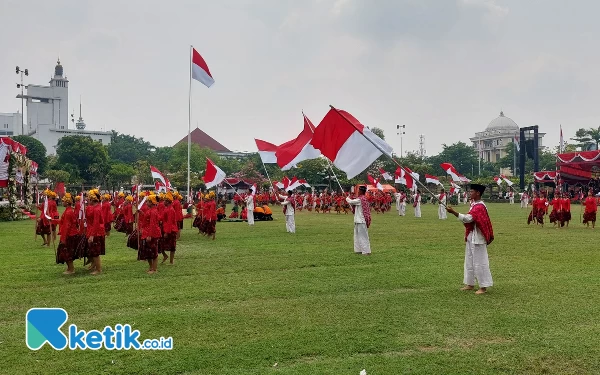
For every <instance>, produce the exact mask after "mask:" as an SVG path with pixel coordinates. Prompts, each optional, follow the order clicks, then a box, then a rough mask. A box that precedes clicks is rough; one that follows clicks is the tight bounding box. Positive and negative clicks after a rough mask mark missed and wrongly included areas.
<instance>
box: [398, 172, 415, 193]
mask: <svg viewBox="0 0 600 375" xmlns="http://www.w3.org/2000/svg"><path fill="white" fill-rule="evenodd" d="M405 169H406V170H405ZM407 172H408V173H407ZM413 173H414V172H413V171H411V170H410V169H409V168H406V167H405V168H400V167H398V169H396V179H395V180H394V182H395V183H397V184H402V185H406V187H407V188H409V189H411V190H413V189H415V188H416V187H417V186H416V184H415V180H414V178H413V175H412V174H413Z"/></svg>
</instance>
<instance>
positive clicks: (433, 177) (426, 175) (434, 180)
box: [425, 174, 442, 185]
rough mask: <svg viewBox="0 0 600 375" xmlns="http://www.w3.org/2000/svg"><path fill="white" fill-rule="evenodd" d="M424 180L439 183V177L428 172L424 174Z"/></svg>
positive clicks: (429, 182)
mask: <svg viewBox="0 0 600 375" xmlns="http://www.w3.org/2000/svg"><path fill="white" fill-rule="evenodd" d="M425 182H426V183H428V184H435V185H441V184H442V183H441V182H440V180H439V178H437V177H435V176H432V175H430V174H425Z"/></svg>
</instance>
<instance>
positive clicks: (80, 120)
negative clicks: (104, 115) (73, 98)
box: [75, 98, 85, 130]
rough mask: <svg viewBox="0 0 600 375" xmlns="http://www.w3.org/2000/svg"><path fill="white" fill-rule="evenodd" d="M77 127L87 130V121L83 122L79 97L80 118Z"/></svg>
mask: <svg viewBox="0 0 600 375" xmlns="http://www.w3.org/2000/svg"><path fill="white" fill-rule="evenodd" d="M75 127H76V128H77V130H85V122H83V117H81V98H79V119H78V120H77V122H76V123H75Z"/></svg>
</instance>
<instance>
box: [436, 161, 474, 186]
mask: <svg viewBox="0 0 600 375" xmlns="http://www.w3.org/2000/svg"><path fill="white" fill-rule="evenodd" d="M440 166H441V167H442V169H443V170H444V171H446V173H448V174H449V175H450V176H451V177H452V181H454V182H471V180H469V179H468V178H466V177H465V176H463V175H462V174H460V173H458V171H457V170H456V168H454V166H453V165H452V164H450V163H442V164H440Z"/></svg>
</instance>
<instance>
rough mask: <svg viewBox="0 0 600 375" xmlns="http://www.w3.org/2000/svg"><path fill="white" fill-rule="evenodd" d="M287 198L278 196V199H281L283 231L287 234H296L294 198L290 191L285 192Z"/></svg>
mask: <svg viewBox="0 0 600 375" xmlns="http://www.w3.org/2000/svg"><path fill="white" fill-rule="evenodd" d="M287 194H288V195H287V196H285V195H280V196H279V199H283V202H282V203H281V205H282V206H283V214H284V215H285V229H286V231H287V232H288V233H296V222H295V219H294V197H293V196H292V191H291V190H289V191H288V192H287Z"/></svg>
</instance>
